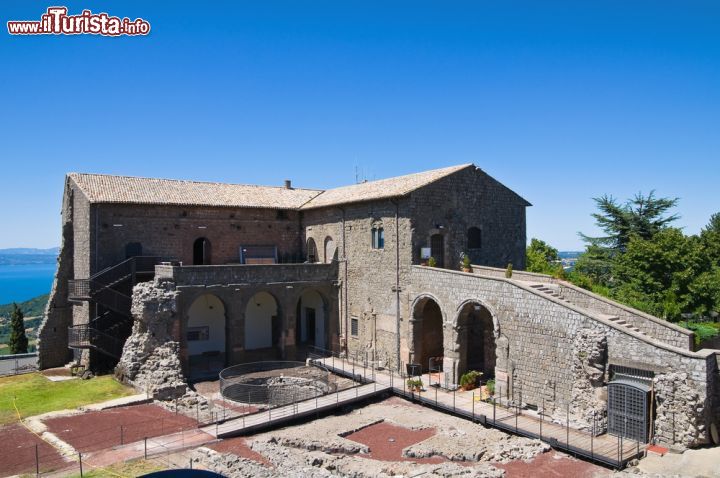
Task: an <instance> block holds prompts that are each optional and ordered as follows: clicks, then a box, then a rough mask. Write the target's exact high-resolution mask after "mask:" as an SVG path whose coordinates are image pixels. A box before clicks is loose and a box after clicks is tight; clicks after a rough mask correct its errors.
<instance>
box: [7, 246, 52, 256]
mask: <svg viewBox="0 0 720 478" xmlns="http://www.w3.org/2000/svg"><path fill="white" fill-rule="evenodd" d="M59 253H60V248H59V247H51V248H49V249H35V248H32V247H11V248H9V249H0V255H6V256H10V255H13V256H15V255H26V254H30V255H38V256H57V255H58V254H59Z"/></svg>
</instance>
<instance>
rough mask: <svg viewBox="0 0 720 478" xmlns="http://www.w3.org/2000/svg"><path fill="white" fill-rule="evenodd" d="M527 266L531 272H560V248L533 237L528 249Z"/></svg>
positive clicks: (554, 273)
mask: <svg viewBox="0 0 720 478" xmlns="http://www.w3.org/2000/svg"><path fill="white" fill-rule="evenodd" d="M526 258H527V267H526V270H528V271H529V272H538V273H540V274H553V275H556V274H558V273H559V270H562V265H561V264H560V255H559V254H558V250H557V249H555V248H554V247H552V246H551V245H550V244H548V243H546V242H545V241H541V240H540V239H535V238H532V239H531V240H530V245H529V246H528V248H527V251H526Z"/></svg>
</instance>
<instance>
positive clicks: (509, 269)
mask: <svg viewBox="0 0 720 478" xmlns="http://www.w3.org/2000/svg"><path fill="white" fill-rule="evenodd" d="M505 277H506V278H507V279H509V278H511V277H512V263H510V264H508V265H507V269H505Z"/></svg>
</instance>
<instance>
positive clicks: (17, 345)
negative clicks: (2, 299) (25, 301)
mask: <svg viewBox="0 0 720 478" xmlns="http://www.w3.org/2000/svg"><path fill="white" fill-rule="evenodd" d="M24 318H25V316H24V315H23V313H22V310H20V307H18V306H17V304H16V303H14V302H13V311H12V314H10V340H9V341H8V346H9V347H10V353H11V354H26V353H27V349H28V339H27V336H26V335H25V320H23V319H24Z"/></svg>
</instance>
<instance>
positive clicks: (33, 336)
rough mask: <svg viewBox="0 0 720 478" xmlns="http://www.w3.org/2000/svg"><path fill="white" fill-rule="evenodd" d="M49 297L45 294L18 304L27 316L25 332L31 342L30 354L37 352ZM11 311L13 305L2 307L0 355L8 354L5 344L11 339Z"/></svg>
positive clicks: (0, 307) (0, 316)
mask: <svg viewBox="0 0 720 478" xmlns="http://www.w3.org/2000/svg"><path fill="white" fill-rule="evenodd" d="M49 297H50V295H49V294H45V295H41V296H38V297H35V298H33V299H30V300H26V301H25V302H20V303H19V304H18V306H19V307H20V309H21V310H22V311H23V314H25V330H26V332H27V336H28V339H29V341H30V344H29V347H28V352H34V351H35V350H36V341H37V335H38V329H39V328H40V324H41V323H42V319H43V317H42V315H43V314H44V313H45V306H46V305H47V302H48V298H49ZM11 311H12V304H4V305H0V355H5V354H7V353H8V349H7V346H6V345H5V344H7V341H8V340H9V339H10V312H11ZM28 317H32V318H28Z"/></svg>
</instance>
